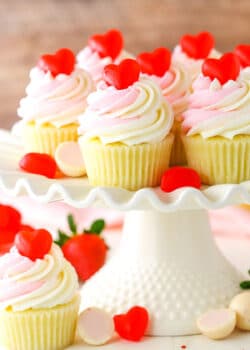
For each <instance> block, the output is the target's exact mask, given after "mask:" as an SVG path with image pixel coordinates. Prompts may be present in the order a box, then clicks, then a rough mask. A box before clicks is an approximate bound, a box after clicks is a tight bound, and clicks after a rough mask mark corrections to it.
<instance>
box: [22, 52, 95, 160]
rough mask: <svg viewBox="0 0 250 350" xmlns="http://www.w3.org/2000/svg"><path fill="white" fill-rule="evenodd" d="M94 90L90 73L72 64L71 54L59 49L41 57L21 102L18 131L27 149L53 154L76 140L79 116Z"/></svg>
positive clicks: (31, 74) (72, 57) (33, 70)
mask: <svg viewBox="0 0 250 350" xmlns="http://www.w3.org/2000/svg"><path fill="white" fill-rule="evenodd" d="M93 90H94V83H93V81H92V79H91V77H90V75H89V74H88V73H87V72H85V71H84V70H82V69H80V68H77V67H75V57H74V54H73V53H72V52H71V51H70V50H68V49H61V50H59V51H58V52H57V53H56V54H55V55H43V56H41V58H40V60H39V62H38V65H37V66H36V67H35V68H33V69H32V70H31V72H30V83H29V85H28V86H27V88H26V93H27V96H26V97H24V98H23V99H22V100H21V101H20V106H19V108H18V112H17V113H18V115H19V117H21V118H22V127H21V133H22V138H23V142H24V145H25V148H26V151H27V152H39V153H48V154H50V155H52V156H54V153H55V150H56V148H57V146H58V145H59V144H60V143H62V142H65V141H77V139H78V134H77V129H78V126H79V125H78V117H79V115H81V114H82V113H83V112H84V110H85V108H86V97H87V96H88V95H89V93H90V92H91V91H93Z"/></svg>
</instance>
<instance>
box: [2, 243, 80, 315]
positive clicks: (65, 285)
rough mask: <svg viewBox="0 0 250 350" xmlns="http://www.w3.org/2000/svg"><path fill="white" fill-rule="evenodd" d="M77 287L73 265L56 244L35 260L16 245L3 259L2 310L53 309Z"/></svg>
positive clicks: (65, 300)
mask: <svg viewBox="0 0 250 350" xmlns="http://www.w3.org/2000/svg"><path fill="white" fill-rule="evenodd" d="M77 290H78V281H77V275H76V272H75V270H74V268H73V267H72V266H71V265H70V263H69V262H67V261H66V260H65V258H64V257H63V254H62V251H61V249H60V248H59V247H58V246H56V245H54V244H53V246H52V248H51V251H50V252H49V253H48V254H46V255H45V257H44V258H43V259H37V260H35V261H32V260H30V259H29V258H27V257H25V256H22V255H20V254H19V252H18V251H17V249H16V248H15V247H14V248H12V249H11V251H10V252H9V253H7V254H5V255H3V256H2V257H1V258H0V310H3V309H6V308H8V307H11V308H12V310H13V311H22V310H28V309H39V308H50V307H54V306H57V305H62V304H66V303H68V302H70V301H71V300H72V299H73V298H74V296H75V295H76V293H77Z"/></svg>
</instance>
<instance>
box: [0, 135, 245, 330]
mask: <svg viewBox="0 0 250 350" xmlns="http://www.w3.org/2000/svg"><path fill="white" fill-rule="evenodd" d="M1 140H2V142H1ZM21 153H22V149H21V148H20V145H18V144H17V143H16V141H15V142H14V141H13V140H12V138H11V137H10V135H9V134H8V133H6V132H5V133H3V132H2V134H1V133H0V189H1V190H3V191H4V192H6V193H7V194H8V195H13V196H18V195H22V194H26V195H29V196H30V197H32V198H35V199H36V200H38V201H40V202H46V203H48V202H50V201H56V200H63V201H65V202H66V203H68V204H70V205H72V206H75V207H82V208H83V207H88V206H91V205H101V206H108V207H110V208H113V209H118V210H125V211H126V215H125V224H124V229H123V239H122V243H121V246H120V249H119V251H118V253H117V254H116V256H115V257H113V258H112V259H111V260H110V261H109V262H108V263H107V264H106V265H105V266H104V267H103V268H102V269H101V270H100V271H99V272H98V273H96V274H95V275H94V277H93V278H91V279H90V280H89V281H88V282H87V283H86V284H84V286H83V288H82V305H81V307H82V308H86V307H89V306H99V307H102V308H105V309H107V310H108V311H111V312H112V313H120V312H124V311H126V310H128V308H130V307H131V306H134V305H142V306H145V307H146V308H147V309H148V310H149V313H150V315H151V324H150V327H149V329H148V330H147V334H148V335H155V336H156V335H157V336H166V335H189V334H196V333H198V329H197V327H196V318H197V316H199V315H200V314H201V313H202V312H204V311H206V310H207V309H211V308H217V307H222V306H227V305H228V304H229V301H230V300H231V298H232V297H233V296H234V295H235V294H236V293H238V292H239V282H240V280H241V279H242V276H241V275H240V273H238V272H237V271H236V270H235V269H234V268H233V267H232V266H231V265H230V264H229V262H228V261H227V260H226V259H225V258H224V257H223V256H222V255H221V253H220V251H219V250H218V249H217V247H216V245H215V243H214V240H213V238H212V235H211V229H210V225H209V220H208V214H207V209H216V208H221V207H224V206H227V205H232V204H240V203H250V182H245V183H242V184H240V185H218V186H212V187H208V188H204V189H202V191H198V190H196V189H192V188H183V189H179V190H176V191H174V192H172V193H170V194H167V193H163V192H162V191H161V190H160V189H150V188H149V189H141V190H139V191H137V192H129V191H126V190H122V189H114V188H113V189H112V188H93V187H91V186H90V185H89V184H88V182H87V180H86V179H85V180H84V179H61V180H48V179H46V178H44V177H41V176H36V175H30V174H25V173H22V172H20V171H19V170H18V166H17V164H18V159H19V158H20V156H21Z"/></svg>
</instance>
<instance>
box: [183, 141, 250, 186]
mask: <svg viewBox="0 0 250 350" xmlns="http://www.w3.org/2000/svg"><path fill="white" fill-rule="evenodd" d="M182 140H183V143H184V146H185V150H186V155H187V161H188V165H189V166H190V167H191V168H193V169H195V170H196V171H197V172H198V173H199V174H200V176H201V180H202V182H203V183H204V184H206V185H214V184H223V183H240V182H243V181H247V180H250V136H248V135H239V136H235V137H234V138H233V139H232V140H229V139H226V138H223V137H219V136H218V137H211V138H209V139H203V138H202V137H201V136H200V135H197V136H183V138H182Z"/></svg>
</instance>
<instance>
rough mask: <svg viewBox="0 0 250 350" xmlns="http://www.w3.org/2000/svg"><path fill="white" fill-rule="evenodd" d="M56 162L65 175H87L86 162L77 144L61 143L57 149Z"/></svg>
mask: <svg viewBox="0 0 250 350" xmlns="http://www.w3.org/2000/svg"><path fill="white" fill-rule="evenodd" d="M55 160H56V163H57V165H58V167H59V169H60V170H61V171H62V172H63V174H64V175H67V176H71V177H79V176H83V175H85V174H86V169H85V164H84V160H83V157H82V153H81V150H80V147H79V145H78V143H77V142H73V141H69V142H63V143H61V144H60V145H59V146H58V147H57V149H56V152H55Z"/></svg>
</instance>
